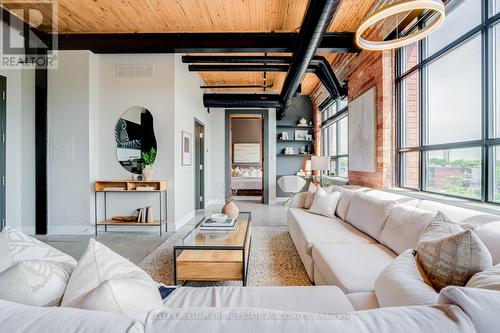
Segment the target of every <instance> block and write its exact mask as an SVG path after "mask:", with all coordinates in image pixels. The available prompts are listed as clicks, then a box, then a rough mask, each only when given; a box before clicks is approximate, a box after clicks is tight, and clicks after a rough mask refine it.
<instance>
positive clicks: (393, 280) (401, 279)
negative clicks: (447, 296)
mask: <svg viewBox="0 0 500 333" xmlns="http://www.w3.org/2000/svg"><path fill="white" fill-rule="evenodd" d="M375 294H376V295H377V299H378V302H379V304H380V306H381V307H393V306H411V305H430V304H436V303H437V300H438V296H439V294H438V293H437V292H436V291H435V290H434V288H432V286H431V283H430V281H429V279H428V278H427V275H425V273H424V271H423V269H422V267H421V266H420V264H419V263H418V262H417V260H416V259H415V255H414V252H413V250H407V251H404V252H403V253H401V254H400V255H399V256H398V257H397V258H396V259H394V261H393V262H392V263H391V264H390V265H389V266H387V267H386V268H385V269H384V270H383V271H382V273H381V274H380V275H379V277H378V278H377V280H376V281H375Z"/></svg>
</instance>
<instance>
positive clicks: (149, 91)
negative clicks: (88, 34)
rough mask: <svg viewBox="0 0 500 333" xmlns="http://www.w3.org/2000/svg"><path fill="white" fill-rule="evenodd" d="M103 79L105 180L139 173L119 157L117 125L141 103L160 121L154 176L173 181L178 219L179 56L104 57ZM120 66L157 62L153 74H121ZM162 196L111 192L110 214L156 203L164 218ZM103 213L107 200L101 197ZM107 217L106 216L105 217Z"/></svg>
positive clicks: (102, 174)
mask: <svg viewBox="0 0 500 333" xmlns="http://www.w3.org/2000/svg"><path fill="white" fill-rule="evenodd" d="M98 62H99V65H98V78H97V95H98V99H97V109H98V124H99V154H98V156H99V161H98V165H99V167H98V169H99V172H98V175H99V178H100V179H106V180H108V179H118V180H119V179H132V177H133V175H132V174H130V173H129V172H128V171H126V170H125V169H124V168H122V166H121V165H120V164H119V163H118V161H117V158H116V142H115V124H116V121H117V120H118V119H119V118H120V116H121V115H122V114H123V113H124V112H125V111H126V110H127V109H128V108H130V107H133V106H141V107H144V108H146V109H148V110H149V112H151V114H152V115H153V119H154V131H155V136H156V141H157V144H158V156H157V159H156V162H155V165H154V178H155V179H165V180H167V181H168V220H169V221H174V219H175V213H174V208H175V202H176V200H177V198H176V197H175V195H174V194H175V191H174V188H175V176H174V175H175V173H174V157H173V156H174V152H175V149H174V147H175V145H174V138H173V132H174V128H175V127H174V118H175V117H174V110H175V106H174V89H175V88H174V56H173V55H166V54H158V55H142V54H141V55H133V54H128V55H99V56H98ZM118 64H128V65H131V64H152V65H154V76H153V77H152V78H117V77H116V65H118ZM156 195H157V194H149V193H146V194H144V193H140V194H133V195H129V194H127V195H124V194H121V193H114V194H110V195H109V196H108V198H109V201H108V203H109V205H108V218H110V217H111V216H113V215H123V214H131V213H132V212H133V211H134V210H135V209H136V208H139V207H144V206H148V205H151V204H152V203H153V209H154V212H155V215H156V216H155V218H159V213H160V212H159V201H158V199H156ZM99 198H100V201H99V206H98V208H99V211H100V212H101V213H102V212H103V209H102V206H101V205H102V199H101V195H99ZM99 218H100V219H103V216H102V215H101V216H100V217H99Z"/></svg>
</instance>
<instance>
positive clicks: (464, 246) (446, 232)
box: [417, 212, 493, 291]
mask: <svg viewBox="0 0 500 333" xmlns="http://www.w3.org/2000/svg"><path fill="white" fill-rule="evenodd" d="M417 260H418V262H419V263H420V265H421V266H422V268H423V270H424V271H425V274H427V276H428V277H429V280H430V281H431V283H432V285H433V287H434V288H435V289H436V290H437V291H440V290H441V289H442V288H444V287H446V286H450V285H454V286H465V284H466V283H467V281H468V280H469V279H470V278H471V277H472V276H473V275H474V274H476V273H477V272H480V271H483V270H485V269H488V268H490V267H491V266H492V265H493V263H492V259H491V254H490V253H489V251H488V249H487V248H486V246H485V245H484V244H483V243H482V242H481V240H480V239H479V238H478V237H477V236H476V235H475V234H474V233H473V232H472V231H471V230H464V229H463V228H462V227H461V226H460V225H458V224H455V223H453V222H451V221H450V220H449V219H448V218H447V217H446V216H445V215H444V214H443V213H441V212H438V214H437V215H436V217H434V219H433V220H432V221H431V223H430V224H429V225H428V226H427V228H426V229H425V230H424V232H423V233H422V237H421V238H420V241H419V243H418V245H417Z"/></svg>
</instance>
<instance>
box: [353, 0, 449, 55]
mask: <svg viewBox="0 0 500 333" xmlns="http://www.w3.org/2000/svg"><path fill="white" fill-rule="evenodd" d="M426 9H427V10H432V11H434V12H436V14H437V15H438V17H437V18H436V19H435V20H434V21H433V22H432V23H431V24H430V25H428V26H426V27H424V28H423V29H421V30H417V31H415V32H414V33H411V34H409V35H407V36H404V37H401V38H397V39H392V40H385V41H370V40H367V39H364V38H362V36H363V33H364V32H365V31H366V30H368V28H370V27H371V26H373V25H374V24H376V23H378V22H380V21H382V20H384V19H386V18H389V17H391V16H393V15H397V14H402V13H405V12H408V11H412V10H426ZM445 15H446V14H445V8H444V4H443V2H442V1H441V0H403V2H398V3H395V4H392V5H389V6H387V7H384V8H382V9H380V10H378V11H376V12H375V13H373V14H372V15H370V16H369V17H368V18H367V19H365V21H364V22H363V23H362V24H361V25H360V26H359V28H358V30H357V31H356V37H355V38H356V44H358V46H359V47H360V48H362V49H365V50H371V51H383V50H391V49H396V48H399V47H403V46H405V45H408V44H411V43H413V42H416V41H418V40H420V39H422V38H425V37H426V36H428V35H429V34H430V33H431V32H433V31H434V30H436V29H437V28H439V27H440V26H441V24H442V23H443V21H444V18H445Z"/></svg>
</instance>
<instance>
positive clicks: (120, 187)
mask: <svg viewBox="0 0 500 333" xmlns="http://www.w3.org/2000/svg"><path fill="white" fill-rule="evenodd" d="M138 187H149V188H151V189H147V190H145V189H137V188H138ZM98 193H103V199H104V221H98V211H97V194H98ZM108 193H123V194H125V193H158V197H159V203H160V219H159V220H155V221H153V222H146V223H142V222H119V221H114V220H109V219H108V212H107V202H108V198H107V194H108ZM94 194H95V196H94V201H95V202H94V205H95V207H94V208H95V235H96V236H97V227H98V226H103V227H104V231H108V226H122V227H125V226H126V227H130V226H131V227H154V226H158V227H160V236H161V235H162V229H163V225H165V231H167V218H166V216H165V218H163V215H162V207H163V197H165V209H167V208H166V207H167V203H168V198H167V181H165V180H152V181H135V180H130V181H128V180H123V181H122V180H102V181H96V182H95V183H94ZM163 194H164V195H163ZM165 215H167V212H165Z"/></svg>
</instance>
